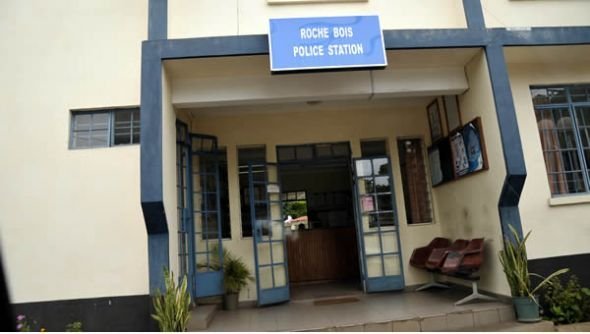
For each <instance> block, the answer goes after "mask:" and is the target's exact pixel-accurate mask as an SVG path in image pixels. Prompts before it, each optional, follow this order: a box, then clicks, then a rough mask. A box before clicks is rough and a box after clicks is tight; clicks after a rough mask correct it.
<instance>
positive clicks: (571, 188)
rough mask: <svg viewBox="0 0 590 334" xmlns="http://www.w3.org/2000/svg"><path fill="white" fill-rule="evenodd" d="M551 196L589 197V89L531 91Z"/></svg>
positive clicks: (541, 89) (578, 86)
mask: <svg viewBox="0 0 590 334" xmlns="http://www.w3.org/2000/svg"><path fill="white" fill-rule="evenodd" d="M531 95H532V99H533V104H534V106H535V116H536V119H537V127H538V130H539V137H540V139H541V146H542V148H543V157H544V159H545V167H546V170H547V178H548V181H549V188H550V190H551V194H552V195H554V196H555V195H567V194H578V193H588V192H589V184H590V176H589V170H588V166H590V85H575V86H560V87H532V88H531Z"/></svg>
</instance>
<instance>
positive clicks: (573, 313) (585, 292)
mask: <svg viewBox="0 0 590 334" xmlns="http://www.w3.org/2000/svg"><path fill="white" fill-rule="evenodd" d="M542 304H543V305H542V306H543V311H544V317H545V319H547V320H551V321H553V322H554V323H556V324H572V323H576V322H581V321H586V320H590V289H588V288H582V287H581V286H580V283H579V281H578V278H577V277H576V276H575V275H572V276H570V278H569V280H568V281H567V283H566V284H565V286H564V285H562V284H561V282H560V281H559V279H557V278H553V279H552V284H550V285H549V286H548V287H547V288H546V289H545V293H544V294H543V301H542Z"/></svg>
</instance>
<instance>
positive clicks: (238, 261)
mask: <svg viewBox="0 0 590 334" xmlns="http://www.w3.org/2000/svg"><path fill="white" fill-rule="evenodd" d="M211 252H212V254H213V256H212V258H211V263H210V265H209V267H213V268H220V267H221V264H220V262H221V261H220V259H219V246H218V245H215V246H213V248H212V249H211ZM221 253H222V256H223V283H224V288H225V292H226V293H240V291H242V289H243V288H245V287H246V286H247V285H248V282H250V281H254V277H252V274H251V273H250V270H249V269H248V267H247V266H246V263H244V261H243V260H242V258H240V257H236V256H235V255H233V254H232V253H231V252H230V251H228V250H227V249H225V248H224V249H223V251H222V252H221Z"/></svg>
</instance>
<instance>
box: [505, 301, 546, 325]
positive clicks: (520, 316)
mask: <svg viewBox="0 0 590 334" xmlns="http://www.w3.org/2000/svg"><path fill="white" fill-rule="evenodd" d="M512 303H513V304H514V308H515V309H516V320H518V321H520V322H537V321H541V317H540V316H539V305H538V304H537V302H536V301H535V300H534V299H532V298H530V297H512Z"/></svg>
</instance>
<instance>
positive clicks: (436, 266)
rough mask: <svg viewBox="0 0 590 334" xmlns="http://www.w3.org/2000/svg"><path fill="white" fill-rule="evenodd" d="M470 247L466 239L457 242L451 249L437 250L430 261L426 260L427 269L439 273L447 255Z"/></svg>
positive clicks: (434, 250) (431, 255)
mask: <svg viewBox="0 0 590 334" xmlns="http://www.w3.org/2000/svg"><path fill="white" fill-rule="evenodd" d="M467 245H469V241H468V240H465V239H457V240H455V241H454V242H453V243H452V244H451V245H450V246H449V247H442V248H435V249H433V250H432V252H431V253H430V256H429V257H428V260H426V265H425V267H426V269H428V270H431V271H439V270H440V268H441V266H442V265H443V263H444V262H445V259H446V258H447V255H448V254H449V253H450V252H458V251H461V250H463V249H465V247H467Z"/></svg>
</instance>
